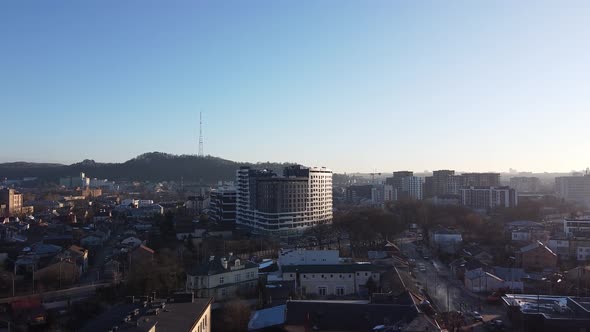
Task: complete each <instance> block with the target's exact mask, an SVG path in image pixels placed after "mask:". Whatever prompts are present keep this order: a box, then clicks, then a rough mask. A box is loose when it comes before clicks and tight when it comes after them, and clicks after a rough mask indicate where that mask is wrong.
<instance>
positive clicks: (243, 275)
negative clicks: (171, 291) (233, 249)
mask: <svg viewBox="0 0 590 332" xmlns="http://www.w3.org/2000/svg"><path fill="white" fill-rule="evenodd" d="M257 283H258V265H257V264H254V263H252V262H250V261H244V260H242V259H240V258H239V257H237V256H234V255H233V254H231V253H230V255H229V256H222V257H218V256H211V257H210V258H209V260H208V261H207V262H205V263H202V264H199V265H197V266H194V267H192V268H188V269H187V271H186V289H187V290H189V291H194V292H195V294H196V295H197V296H199V297H206V296H213V297H215V299H216V300H224V299H228V298H233V297H235V295H236V293H237V292H243V293H248V292H253V291H255V288H256V285H257Z"/></svg>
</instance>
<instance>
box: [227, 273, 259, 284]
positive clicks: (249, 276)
mask: <svg viewBox="0 0 590 332" xmlns="http://www.w3.org/2000/svg"><path fill="white" fill-rule="evenodd" d="M255 277H256V272H246V279H254V278H255ZM240 281H242V274H241V273H238V274H236V275H234V282H240ZM224 283H225V277H224V276H220V277H219V284H220V285H221V284H224Z"/></svg>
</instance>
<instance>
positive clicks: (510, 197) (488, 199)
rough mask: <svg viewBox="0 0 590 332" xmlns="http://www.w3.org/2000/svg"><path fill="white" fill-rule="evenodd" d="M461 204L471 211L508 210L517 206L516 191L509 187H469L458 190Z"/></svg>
mask: <svg viewBox="0 0 590 332" xmlns="http://www.w3.org/2000/svg"><path fill="white" fill-rule="evenodd" d="M460 193H461V204H462V205H465V206H468V207H470V208H473V209H482V210H488V209H494V208H497V207H504V208H510V207H515V206H517V205H518V197H517V194H516V191H515V190H514V189H512V188H510V187H469V188H463V189H460Z"/></svg>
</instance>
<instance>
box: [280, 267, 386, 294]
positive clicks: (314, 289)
mask: <svg viewBox="0 0 590 332" xmlns="http://www.w3.org/2000/svg"><path fill="white" fill-rule="evenodd" d="M282 275H283V280H285V281H293V283H294V284H295V285H296V288H297V291H299V292H301V293H304V294H315V295H319V296H347V295H359V294H362V293H366V292H367V291H369V289H368V288H367V283H368V281H369V279H372V281H373V285H374V286H375V287H376V288H378V287H379V286H380V284H381V272H380V270H379V268H378V267H377V266H375V265H372V264H338V265H289V266H283V267H282Z"/></svg>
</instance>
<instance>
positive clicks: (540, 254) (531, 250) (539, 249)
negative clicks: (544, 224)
mask: <svg viewBox="0 0 590 332" xmlns="http://www.w3.org/2000/svg"><path fill="white" fill-rule="evenodd" d="M516 263H517V264H519V266H521V267H523V268H525V269H533V270H543V269H554V268H555V267H556V266H557V255H556V254H555V253H554V252H553V251H552V250H551V249H549V248H548V247H547V246H546V245H544V244H543V243H542V242H540V241H536V242H533V243H531V244H529V245H527V246H525V247H522V248H520V249H519V250H517V251H516Z"/></svg>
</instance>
